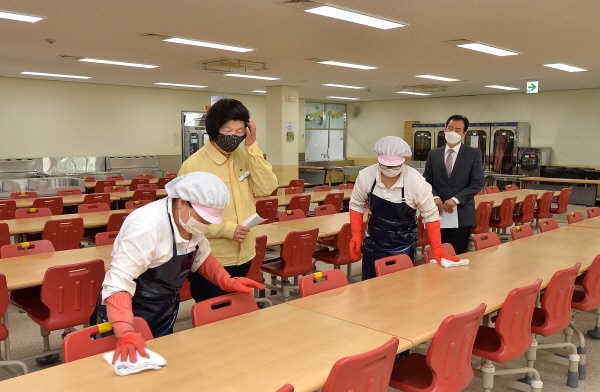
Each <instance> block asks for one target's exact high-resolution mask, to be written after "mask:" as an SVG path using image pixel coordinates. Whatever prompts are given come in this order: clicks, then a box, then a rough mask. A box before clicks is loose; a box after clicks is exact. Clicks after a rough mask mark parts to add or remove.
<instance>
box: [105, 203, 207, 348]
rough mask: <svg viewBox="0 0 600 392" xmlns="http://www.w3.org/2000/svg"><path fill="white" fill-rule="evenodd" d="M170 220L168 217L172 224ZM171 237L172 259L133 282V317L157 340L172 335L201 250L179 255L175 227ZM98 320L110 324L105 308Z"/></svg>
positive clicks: (150, 269)
mask: <svg viewBox="0 0 600 392" xmlns="http://www.w3.org/2000/svg"><path fill="white" fill-rule="evenodd" d="M167 199H168V198H167ZM167 203H168V201H167ZM170 220H171V219H170V215H169V222H170ZM171 235H172V237H173V256H172V257H171V259H170V260H169V261H167V262H166V263H164V264H162V265H161V266H159V267H156V268H148V269H147V270H146V272H144V273H143V274H141V275H140V276H139V277H138V278H137V279H135V280H134V281H135V283H136V288H135V294H134V295H133V298H132V301H131V302H132V310H133V315H134V316H136V317H141V318H143V319H144V320H146V321H147V322H148V325H149V326H150V330H152V335H153V336H154V337H155V338H158V337H160V336H164V335H169V334H172V333H173V325H174V324H175V319H176V318H177V313H178V312H179V289H180V288H181V286H182V285H183V282H184V281H185V279H186V278H187V276H188V274H189V272H190V270H191V268H192V264H193V263H194V258H195V256H196V251H197V250H198V247H196V249H195V250H194V251H192V252H190V253H186V254H184V255H177V245H176V243H175V233H174V231H173V225H171ZM98 316H99V318H100V319H101V321H102V322H104V321H107V320H108V317H107V316H106V306H105V305H102V306H100V307H99V308H98Z"/></svg>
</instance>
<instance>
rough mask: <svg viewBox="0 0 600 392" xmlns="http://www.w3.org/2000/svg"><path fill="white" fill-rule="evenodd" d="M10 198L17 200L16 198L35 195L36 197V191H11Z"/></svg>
mask: <svg viewBox="0 0 600 392" xmlns="http://www.w3.org/2000/svg"><path fill="white" fill-rule="evenodd" d="M9 197H10V198H11V199H13V200H17V199H35V198H36V197H38V193H37V192H32V191H30V192H25V191H22V192H11V193H10V196H9Z"/></svg>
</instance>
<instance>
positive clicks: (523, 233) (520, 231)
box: [510, 225, 533, 241]
mask: <svg viewBox="0 0 600 392" xmlns="http://www.w3.org/2000/svg"><path fill="white" fill-rule="evenodd" d="M532 235H533V229H532V228H531V226H529V225H522V226H514V227H511V228H510V237H511V238H512V239H513V241H514V240H518V239H520V238H525V237H529V236H532Z"/></svg>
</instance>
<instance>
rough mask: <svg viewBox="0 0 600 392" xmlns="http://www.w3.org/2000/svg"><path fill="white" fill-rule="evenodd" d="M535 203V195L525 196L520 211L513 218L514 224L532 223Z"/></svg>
mask: <svg viewBox="0 0 600 392" xmlns="http://www.w3.org/2000/svg"><path fill="white" fill-rule="evenodd" d="M536 202H537V195H536V194H534V193H532V194H531V195H527V196H525V199H523V202H522V203H521V211H520V212H519V214H518V215H515V216H514V217H513V220H514V221H515V222H519V223H528V222H532V221H533V218H534V217H533V212H534V210H535V205H536Z"/></svg>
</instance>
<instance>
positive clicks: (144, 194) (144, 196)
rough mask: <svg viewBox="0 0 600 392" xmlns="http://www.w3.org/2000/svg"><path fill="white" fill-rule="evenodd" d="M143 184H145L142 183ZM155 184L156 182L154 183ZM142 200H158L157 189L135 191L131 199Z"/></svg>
mask: <svg viewBox="0 0 600 392" xmlns="http://www.w3.org/2000/svg"><path fill="white" fill-rule="evenodd" d="M142 185H143V184H142ZM152 185H154V184H152ZM141 200H149V201H154V200H156V189H140V188H139V186H138V189H136V190H135V191H133V196H132V197H131V201H141Z"/></svg>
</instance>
